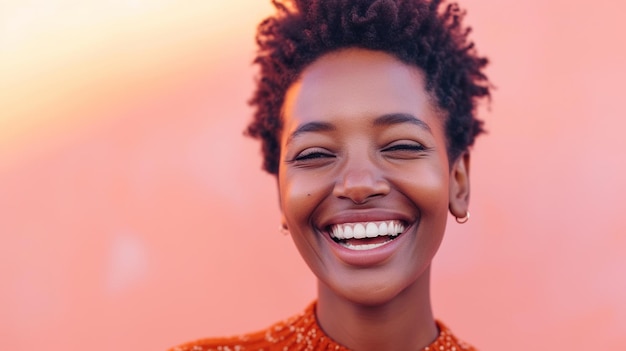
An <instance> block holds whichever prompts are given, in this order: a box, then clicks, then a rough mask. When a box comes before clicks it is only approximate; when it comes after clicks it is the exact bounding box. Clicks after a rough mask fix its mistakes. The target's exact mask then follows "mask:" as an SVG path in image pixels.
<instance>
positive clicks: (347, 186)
mask: <svg viewBox="0 0 626 351" xmlns="http://www.w3.org/2000/svg"><path fill="white" fill-rule="evenodd" d="M346 166H347V167H346V168H345V169H344V171H343V172H342V173H341V175H340V176H339V177H338V179H337V182H336V183H335V187H334V188H333V195H335V196H337V197H338V198H341V199H350V200H352V202H354V203H355V204H363V203H366V202H367V201H369V200H370V199H373V198H375V197H379V196H385V195H387V194H388V193H389V190H390V185H389V182H387V180H386V179H385V178H384V177H383V175H382V172H380V170H378V169H376V167H374V166H373V165H371V164H359V165H355V164H352V165H346Z"/></svg>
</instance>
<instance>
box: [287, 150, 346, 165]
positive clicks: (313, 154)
mask: <svg viewBox="0 0 626 351" xmlns="http://www.w3.org/2000/svg"><path fill="white" fill-rule="evenodd" d="M329 158H335V155H334V154H332V153H330V152H329V151H328V150H326V149H322V148H310V149H306V150H304V151H302V152H300V153H299V154H297V155H296V156H295V157H294V158H293V159H292V160H291V161H290V162H294V163H295V162H306V161H315V160H322V159H329Z"/></svg>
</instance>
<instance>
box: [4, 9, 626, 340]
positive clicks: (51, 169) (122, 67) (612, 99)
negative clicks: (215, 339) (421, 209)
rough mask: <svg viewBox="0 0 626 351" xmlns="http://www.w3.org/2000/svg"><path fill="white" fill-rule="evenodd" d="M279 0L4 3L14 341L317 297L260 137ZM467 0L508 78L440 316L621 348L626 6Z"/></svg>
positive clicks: (230, 313)
mask: <svg viewBox="0 0 626 351" xmlns="http://www.w3.org/2000/svg"><path fill="white" fill-rule="evenodd" d="M268 3H269V1H259V0H235V1H232V0H231V1H200V0H197V1H186V2H175V1H173V0H161V1H156V0H155V1H141V0H135V1H121V0H120V1H106V2H105V1H95V0H91V1H87V2H86V1H60V0H54V1H44V0H37V1H8V2H7V1H3V2H1V3H0V282H1V284H2V285H1V288H0V349H2V350H34V349H39V350H44V349H45V350H78V349H83V348H84V349H87V348H88V349H90V350H93V351H104V350H164V349H165V348H167V347H169V346H172V345H174V344H176V343H179V342H182V341H186V340H189V339H194V338H199V337H203V336H211V335H223V334H232V333H238V332H244V331H251V330H256V329H259V328H262V327H264V326H267V325H268V324H270V323H272V322H274V321H276V320H279V319H282V318H284V317H287V316H289V315H291V314H294V313H296V312H299V311H300V310H302V309H303V308H304V306H305V305H306V304H308V303H309V302H310V301H311V300H312V299H313V298H314V297H315V279H314V277H313V276H312V274H311V273H310V272H309V271H308V269H307V267H306V266H305V265H304V263H303V262H302V261H301V259H300V258H299V256H298V253H297V252H296V250H295V248H294V247H293V244H292V243H291V241H290V238H288V237H284V236H282V235H281V234H280V233H279V232H278V224H279V214H278V210H277V209H278V207H277V194H276V190H275V184H274V179H273V178H272V177H270V176H268V175H265V174H264V173H262V172H261V170H260V164H261V159H260V157H259V152H258V148H259V145H258V144H257V143H256V142H254V141H252V140H248V139H246V138H244V137H243V136H242V130H243V128H244V126H245V125H246V123H247V121H248V120H249V118H250V115H251V110H250V108H249V107H248V106H247V105H246V103H245V101H246V100H247V99H248V97H249V96H250V94H251V92H252V88H253V85H252V83H253V80H252V76H253V74H254V72H255V70H254V68H253V67H251V65H250V62H251V60H252V57H253V53H254V45H253V43H254V42H253V35H254V29H255V25H256V23H258V22H259V21H260V20H261V19H262V18H263V17H265V16H266V15H267V14H269V13H270V6H269V5H268ZM461 4H462V5H463V6H464V7H465V8H467V9H468V10H469V15H468V18H467V20H468V23H470V24H472V25H473V27H474V32H473V38H474V39H475V41H476V42H477V44H478V48H479V50H480V52H482V53H485V54H487V55H489V56H490V58H491V59H492V62H493V63H492V65H491V66H490V67H489V70H488V73H489V75H490V78H491V79H492V81H493V82H494V83H495V84H496V86H497V90H496V91H495V93H494V97H493V103H492V104H491V108H490V109H487V108H486V107H485V108H483V109H482V111H481V115H482V116H483V118H484V119H485V120H486V121H487V128H488V130H489V135H487V136H484V137H482V138H480V139H479V140H478V143H477V145H476V147H475V149H474V151H475V152H474V153H473V160H472V161H473V164H472V205H471V211H472V219H471V220H470V222H469V223H468V224H465V225H463V226H460V225H458V224H456V223H454V222H453V221H450V222H449V227H448V228H449V229H448V232H447V237H446V239H445V240H444V244H443V246H442V248H441V250H440V252H439V254H438V257H437V258H436V260H435V264H434V283H433V285H434V286H433V295H434V305H435V312H436V315H437V316H438V317H439V318H441V319H442V320H444V321H445V322H446V323H447V324H449V325H450V326H451V327H452V329H453V330H454V331H455V332H456V333H457V334H458V335H460V336H461V337H462V338H464V339H467V340H468V341H471V342H472V343H473V344H475V345H477V346H479V348H480V349H481V350H510V351H516V350H520V351H521V350H528V349H534V350H566V349H567V350H588V349H612V350H618V349H624V348H626V300H625V296H626V273H625V272H626V255H625V252H626V250H625V249H626V235H625V234H624V233H625V232H626V221H625V220H624V217H623V216H624V212H625V210H626V205H624V199H623V196H624V195H626V181H625V179H626V162H625V157H624V155H623V150H624V149H625V148H626V141H624V137H623V135H624V129H626V119H624V117H625V115H626V107H625V105H624V100H625V98H624V96H623V95H624V82H625V81H626V41H625V40H624V38H623V34H624V33H626V25H625V24H624V21H623V13H624V11H626V4H623V3H620V2H609V1H608V0H605V1H595V2H592V3H590V2H589V1H585V0H575V1H567V2H562V1H556V0H551V1H542V0H532V1H513V0H507V1H502V0H464V1H462V2H461Z"/></svg>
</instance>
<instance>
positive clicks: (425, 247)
mask: <svg viewBox="0 0 626 351" xmlns="http://www.w3.org/2000/svg"><path fill="white" fill-rule="evenodd" d="M283 119H284V121H283V122H284V124H283V126H284V127H283V132H282V135H281V155H280V167H279V174H278V185H279V192H280V203H281V209H282V213H283V220H284V221H285V223H286V224H287V226H288V228H289V231H290V233H291V235H292V236H293V240H294V241H295V243H296V246H297V247H298V250H299V251H300V254H301V255H302V257H303V258H304V260H305V261H306V262H307V264H308V265H309V267H310V268H311V269H312V270H313V272H314V273H315V275H316V276H317V277H318V279H319V281H320V283H321V284H322V287H325V288H327V289H329V291H331V292H333V293H335V294H337V295H339V296H341V297H344V298H348V299H350V300H352V301H355V302H358V303H365V304H376V303H382V302H385V301H388V300H390V299H392V298H393V297H394V296H396V295H397V294H399V293H400V292H401V291H403V290H404V289H405V288H407V287H409V286H410V285H411V284H414V283H416V282H417V281H418V280H419V279H420V277H424V276H425V275H424V273H425V272H427V270H428V268H429V265H430V262H431V260H432V258H433V256H434V254H435V252H436V251H437V249H438V247H439V244H440V242H441V240H442V237H443V233H444V229H445V226H446V219H447V211H448V208H449V207H450V209H451V210H452V211H453V213H454V214H455V215H458V216H461V217H462V216H463V215H464V211H465V210H466V209H467V197H468V187H469V184H468V179H467V168H468V167H467V166H468V160H469V158H468V157H461V158H460V160H459V161H457V162H454V163H453V164H452V166H451V168H450V166H449V163H448V156H447V151H446V136H445V133H444V117H443V116H442V115H441V112H438V111H437V110H436V108H435V105H434V104H433V102H432V101H431V98H430V96H429V95H428V94H427V92H426V91H425V87H424V79H423V75H422V73H421V71H420V70H419V69H418V68H416V67H413V66H409V65H406V64H404V63H402V62H401V61H399V60H397V59H395V58H394V57H393V56H390V55H388V54H385V53H381V52H375V51H370V50H364V49H346V50H342V51H338V52H334V53H331V54H328V55H325V56H323V57H321V58H320V59H318V60H316V61H315V62H314V63H312V64H311V65H310V66H308V67H307V68H306V69H305V70H304V71H303V73H302V75H301V77H300V79H299V80H298V81H296V82H295V83H294V84H293V85H292V86H291V87H290V88H289V90H288V91H287V94H286V96H285V103H284V106H283Z"/></svg>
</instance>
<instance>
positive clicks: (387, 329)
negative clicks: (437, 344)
mask: <svg viewBox="0 0 626 351" xmlns="http://www.w3.org/2000/svg"><path fill="white" fill-rule="evenodd" d="M429 281H430V269H427V270H426V272H424V274H423V275H422V277H420V278H419V279H418V280H417V281H416V282H414V283H413V284H412V285H410V286H408V287H407V288H406V289H404V290H403V291H401V292H400V293H399V294H398V295H396V296H395V297H393V298H392V299H391V300H390V301H387V302H384V303H381V304H373V305H364V304H358V303H355V302H353V301H350V300H347V299H345V298H344V297H342V296H339V295H337V294H335V293H334V292H333V291H332V290H331V289H329V288H328V287H327V286H325V285H324V284H323V283H322V282H319V283H318V290H319V291H318V302H317V310H316V313H317V319H318V321H319V324H320V327H321V328H322V329H323V330H324V332H325V333H326V334H327V335H328V336H330V337H331V338H332V339H333V340H335V341H336V342H338V343H340V344H342V345H344V346H346V347H347V348H349V349H351V350H354V351H369V350H398V351H404V350H406V351H409V350H410V351H416V350H421V349H423V348H425V347H426V346H428V345H430V344H431V343H432V342H433V341H434V340H435V339H436V338H437V335H438V330H437V326H436V324H435V320H434V317H433V313H432V309H431V305H430V284H429Z"/></svg>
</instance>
